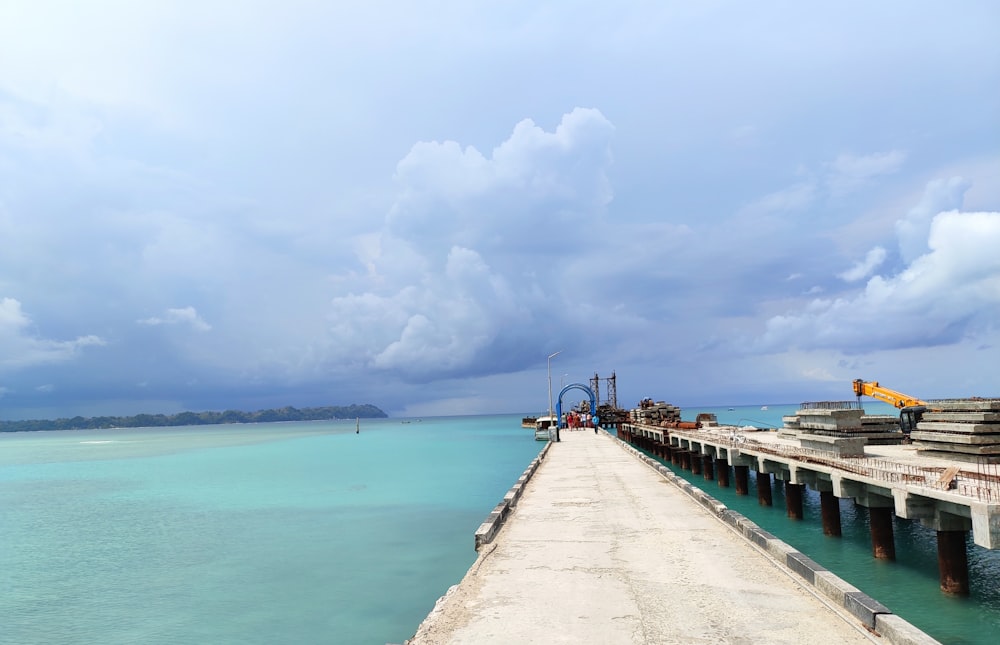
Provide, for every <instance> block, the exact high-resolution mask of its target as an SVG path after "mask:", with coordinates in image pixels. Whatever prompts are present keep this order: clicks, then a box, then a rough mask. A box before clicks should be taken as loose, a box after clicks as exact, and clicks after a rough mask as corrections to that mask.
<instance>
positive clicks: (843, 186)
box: [826, 150, 906, 196]
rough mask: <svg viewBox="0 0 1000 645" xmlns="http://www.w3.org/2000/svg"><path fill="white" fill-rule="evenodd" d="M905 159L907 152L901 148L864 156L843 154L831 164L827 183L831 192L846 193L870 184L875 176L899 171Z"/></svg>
mask: <svg viewBox="0 0 1000 645" xmlns="http://www.w3.org/2000/svg"><path fill="white" fill-rule="evenodd" d="M904 161H906V154H905V153H903V152H901V151H899V150H890V151H889V152H876V153H873V154H870V155H863V156H855V155H849V154H842V155H840V156H838V157H837V158H836V159H835V160H834V161H833V163H831V164H829V167H828V172H827V175H826V185H827V188H828V190H829V191H830V194H832V195H834V196H839V195H845V194H847V193H851V192H854V191H856V190H858V189H859V188H861V187H863V186H865V185H867V184H869V183H870V182H871V181H872V180H873V179H874V178H875V177H879V176H881V175H890V174H893V173H895V172H898V171H899V169H900V168H901V167H902V165H903V162H904Z"/></svg>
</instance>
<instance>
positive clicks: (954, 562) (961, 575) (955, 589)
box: [937, 531, 969, 596]
mask: <svg viewBox="0 0 1000 645" xmlns="http://www.w3.org/2000/svg"><path fill="white" fill-rule="evenodd" d="M967 534H968V531H938V532H937V548H938V572H939V573H940V575H941V591H943V592H945V593H951V594H956V595H963V596H967V595H968V594H969V556H968V554H967V553H966V551H965V539H966V535H967Z"/></svg>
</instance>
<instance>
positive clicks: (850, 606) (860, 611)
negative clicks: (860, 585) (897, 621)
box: [844, 591, 892, 629]
mask: <svg viewBox="0 0 1000 645" xmlns="http://www.w3.org/2000/svg"><path fill="white" fill-rule="evenodd" d="M844 609H846V610H847V611H849V612H851V614H852V615H853V616H854V617H855V618H857V619H858V620H860V621H861V623H862V624H863V625H865V626H866V627H868V628H869V629H875V617H876V616H878V615H879V614H891V613H892V612H891V611H889V608H888V607H886V606H885V605H883V604H882V603H880V602H879V601H877V600H875V599H874V598H872V597H871V596H869V595H868V594H865V593H862V592H860V591H852V592H850V593H847V594H844Z"/></svg>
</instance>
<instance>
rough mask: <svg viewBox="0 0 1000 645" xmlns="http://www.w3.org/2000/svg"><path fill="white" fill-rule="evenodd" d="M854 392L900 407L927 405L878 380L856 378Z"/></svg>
mask: <svg viewBox="0 0 1000 645" xmlns="http://www.w3.org/2000/svg"><path fill="white" fill-rule="evenodd" d="M854 393H855V394H857V395H858V397H859V398H860V397H861V396H870V397H872V398H873V399H878V400H879V401H885V402H886V403H888V404H890V405H893V406H895V407H897V408H900V409H902V408H908V407H910V406H913V405H927V403H925V402H924V401H921V400H920V399H918V398H916V397H913V396H910V395H909V394H903V393H902V392H897V391H896V390H890V389H889V388H887V387H882V386H881V385H879V384H878V381H863V380H861V379H856V380H855V381H854Z"/></svg>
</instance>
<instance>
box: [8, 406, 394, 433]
mask: <svg viewBox="0 0 1000 645" xmlns="http://www.w3.org/2000/svg"><path fill="white" fill-rule="evenodd" d="M388 417H389V415H388V414H386V413H385V412H383V411H382V410H381V409H379V408H378V407H376V406H374V405H372V404H370V403H365V404H360V405H359V404H352V405H347V406H324V407H319V408H301V409H300V408H294V407H291V406H286V407H283V408H276V409H268V410H258V411H256V412H241V411H238V410H226V411H224V412H213V411H208V412H179V413H177V414H137V415H135V416H127V417H126V416H121V417H119V416H101V417H80V416H77V417H72V418H69V419H30V420H24V421H0V432H44V431H51V430H112V429H121V428H167V427H176V426H199V425H227V424H245V423H275V422H281V421H335V420H348V419H387V418H388Z"/></svg>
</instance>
